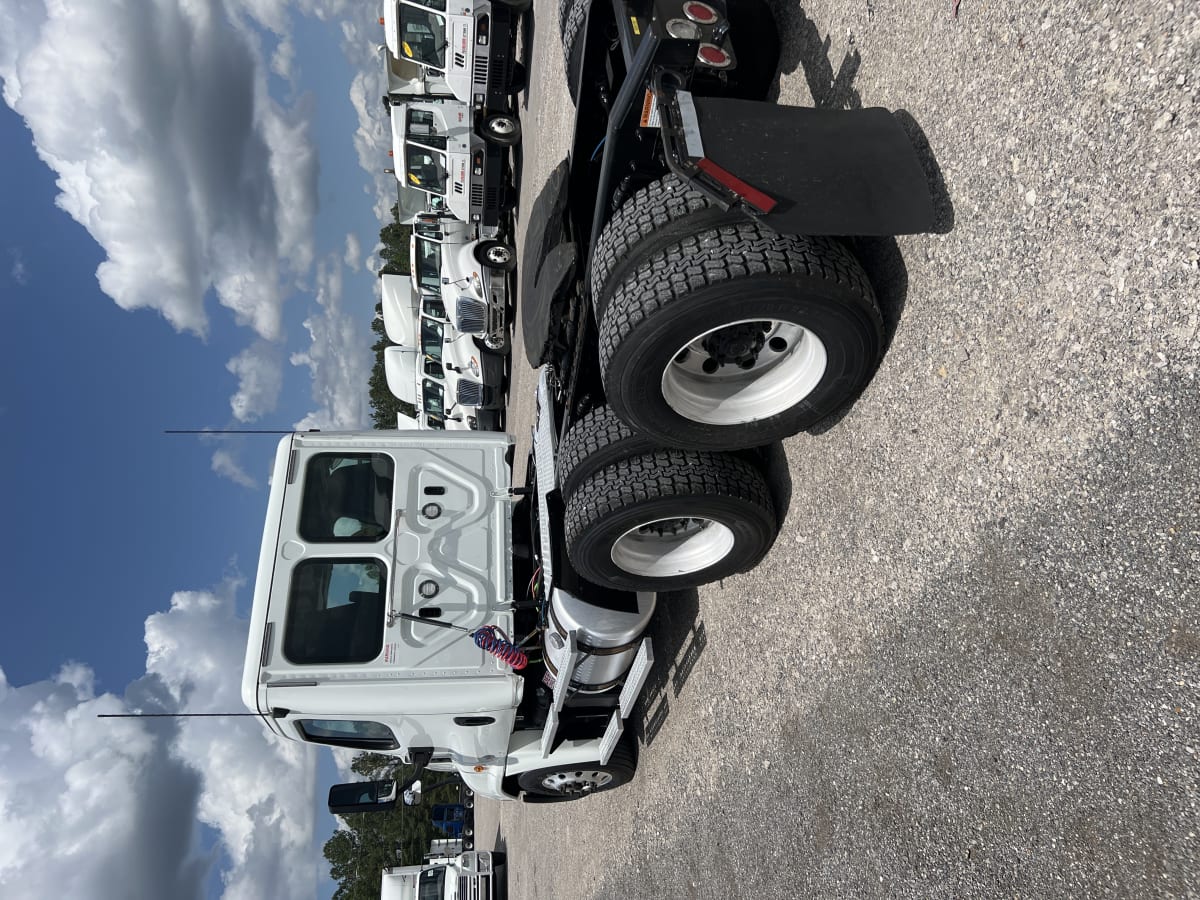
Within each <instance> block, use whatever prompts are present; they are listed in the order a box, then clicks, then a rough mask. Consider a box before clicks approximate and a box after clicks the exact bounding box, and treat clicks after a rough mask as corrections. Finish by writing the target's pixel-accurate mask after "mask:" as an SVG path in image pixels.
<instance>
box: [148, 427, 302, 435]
mask: <svg viewBox="0 0 1200 900" xmlns="http://www.w3.org/2000/svg"><path fill="white" fill-rule="evenodd" d="M308 430H309V431H320V430H321V429H320V428H310V429H308ZM295 431H296V429H295V428H164V429H163V434H294V433H295Z"/></svg>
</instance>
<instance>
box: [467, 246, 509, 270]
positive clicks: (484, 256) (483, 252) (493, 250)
mask: <svg viewBox="0 0 1200 900" xmlns="http://www.w3.org/2000/svg"><path fill="white" fill-rule="evenodd" d="M473 253H474V254H475V261H476V262H477V263H479V264H480V265H481V266H487V267H488V268H489V269H497V270H499V271H501V272H511V271H513V270H514V269H516V267H517V251H516V250H514V249H513V248H512V247H510V246H508V244H505V243H503V242H502V241H480V242H479V243H478V244H476V245H475V249H474V251H473Z"/></svg>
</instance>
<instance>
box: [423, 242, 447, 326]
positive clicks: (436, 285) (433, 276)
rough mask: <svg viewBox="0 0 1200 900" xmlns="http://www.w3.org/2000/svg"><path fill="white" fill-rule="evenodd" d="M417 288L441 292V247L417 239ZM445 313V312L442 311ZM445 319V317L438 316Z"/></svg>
mask: <svg viewBox="0 0 1200 900" xmlns="http://www.w3.org/2000/svg"><path fill="white" fill-rule="evenodd" d="M416 244H417V287H418V288H425V289H426V290H430V291H435V292H438V293H440V292H441V290H442V247H441V245H440V244H435V243H434V242H433V241H426V240H422V239H421V238H419V237H418V238H417V241H416ZM443 312H445V310H443ZM439 318H445V316H439Z"/></svg>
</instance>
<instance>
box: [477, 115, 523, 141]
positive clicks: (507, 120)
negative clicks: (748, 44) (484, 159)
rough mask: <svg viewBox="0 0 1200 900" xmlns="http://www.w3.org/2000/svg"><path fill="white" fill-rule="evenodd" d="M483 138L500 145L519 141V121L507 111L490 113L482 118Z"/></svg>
mask: <svg viewBox="0 0 1200 900" xmlns="http://www.w3.org/2000/svg"><path fill="white" fill-rule="evenodd" d="M483 138H484V140H486V141H490V142H491V143H493V144H496V145H498V146H500V147H515V146H516V145H517V144H519V143H521V123H520V122H519V121H518V120H517V117H516V116H514V115H511V114H509V113H491V114H490V115H488V116H485V117H484V119H483Z"/></svg>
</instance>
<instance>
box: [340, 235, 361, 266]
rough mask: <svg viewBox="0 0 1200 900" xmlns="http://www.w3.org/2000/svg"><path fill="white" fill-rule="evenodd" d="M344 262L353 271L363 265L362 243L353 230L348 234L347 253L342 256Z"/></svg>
mask: <svg viewBox="0 0 1200 900" xmlns="http://www.w3.org/2000/svg"><path fill="white" fill-rule="evenodd" d="M342 262H344V263H345V264H346V268H348V269H350V271H352V272H357V271H358V270H359V268H360V267H361V266H362V243H361V242H360V241H359V239H358V235H357V234H355V233H354V232H353V231H351V232H350V233H349V234H347V235H346V253H345V254H344V255H343V256H342Z"/></svg>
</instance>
